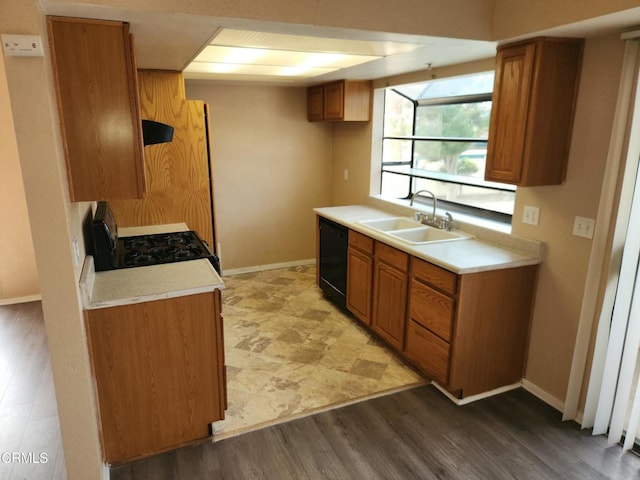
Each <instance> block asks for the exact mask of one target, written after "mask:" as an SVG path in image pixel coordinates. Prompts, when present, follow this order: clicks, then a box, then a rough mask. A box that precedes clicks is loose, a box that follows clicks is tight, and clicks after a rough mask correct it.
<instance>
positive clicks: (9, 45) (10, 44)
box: [2, 33, 44, 57]
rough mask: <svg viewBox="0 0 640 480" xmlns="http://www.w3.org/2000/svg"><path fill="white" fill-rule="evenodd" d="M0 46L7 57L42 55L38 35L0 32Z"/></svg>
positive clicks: (40, 41)
mask: <svg viewBox="0 0 640 480" xmlns="http://www.w3.org/2000/svg"><path fill="white" fill-rule="evenodd" d="M2 46H3V48H4V54H5V56H7V57H43V56H44V53H43V51H42V40H41V39H40V37H39V36H38V35H11V34H6V33H3V34H2Z"/></svg>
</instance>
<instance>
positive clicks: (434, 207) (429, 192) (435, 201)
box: [409, 190, 438, 218]
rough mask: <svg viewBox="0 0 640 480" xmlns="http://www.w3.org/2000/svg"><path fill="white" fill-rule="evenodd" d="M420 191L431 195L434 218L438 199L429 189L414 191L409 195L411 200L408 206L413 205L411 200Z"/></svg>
mask: <svg viewBox="0 0 640 480" xmlns="http://www.w3.org/2000/svg"><path fill="white" fill-rule="evenodd" d="M421 193H428V194H429V195H431V198H433V218H436V207H437V206H438V200H436V196H435V195H434V194H433V192H431V191H429V190H418V191H417V192H416V193H414V194H413V195H411V202H409V206H410V207H411V206H413V201H414V200H415V199H416V197H417V196H418V195H419V194H421Z"/></svg>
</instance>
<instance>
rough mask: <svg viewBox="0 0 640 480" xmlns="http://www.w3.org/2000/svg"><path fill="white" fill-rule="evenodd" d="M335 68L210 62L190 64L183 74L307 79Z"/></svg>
mask: <svg viewBox="0 0 640 480" xmlns="http://www.w3.org/2000/svg"><path fill="white" fill-rule="evenodd" d="M335 70H337V68H327V67H324V68H320V67H304V66H278V65H249V64H244V65H243V64H230V63H211V62H192V63H191V65H189V67H188V68H187V69H186V70H185V73H189V74H191V73H200V74H206V73H211V74H227V73H233V74H238V75H260V76H263V77H265V76H266V77H280V76H284V77H296V78H308V77H314V76H316V75H322V74H325V73H331V72H333V71H335Z"/></svg>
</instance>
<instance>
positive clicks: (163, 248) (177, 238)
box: [119, 231, 212, 267]
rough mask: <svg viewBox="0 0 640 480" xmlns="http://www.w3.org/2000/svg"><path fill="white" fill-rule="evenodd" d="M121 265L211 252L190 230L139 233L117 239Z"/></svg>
mask: <svg viewBox="0 0 640 480" xmlns="http://www.w3.org/2000/svg"><path fill="white" fill-rule="evenodd" d="M119 243H120V244H121V246H122V248H120V249H119V257H120V261H119V263H120V264H121V266H122V267H138V266H142V265H157V264H161V263H170V262H180V261H184V260H194V259H198V258H211V257H212V254H211V252H209V249H208V248H207V246H206V245H205V244H204V242H203V241H202V240H200V238H198V236H197V234H196V233H195V232H192V231H185V232H173V233H161V234H153V235H139V236H135V237H123V238H120V239H119Z"/></svg>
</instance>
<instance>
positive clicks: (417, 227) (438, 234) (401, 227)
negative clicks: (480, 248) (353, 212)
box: [358, 217, 473, 245]
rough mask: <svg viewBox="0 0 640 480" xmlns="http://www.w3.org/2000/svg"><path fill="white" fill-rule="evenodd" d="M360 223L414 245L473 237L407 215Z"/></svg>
mask: <svg viewBox="0 0 640 480" xmlns="http://www.w3.org/2000/svg"><path fill="white" fill-rule="evenodd" d="M358 223H360V224H361V225H364V226H366V227H368V228H371V229H372V230H376V231H378V232H380V233H383V234H385V235H388V236H389V237H392V238H394V239H396V240H401V241H403V242H406V243H409V244H413V245H422V244H426V243H435V242H450V241H453V240H466V239H469V238H473V235H469V234H466V233H462V232H458V231H447V230H442V229H439V228H434V227H429V226H426V225H424V224H422V223H420V222H418V221H416V220H412V219H410V218H406V217H389V218H377V219H373V220H361V221H359V222H358Z"/></svg>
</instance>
